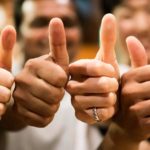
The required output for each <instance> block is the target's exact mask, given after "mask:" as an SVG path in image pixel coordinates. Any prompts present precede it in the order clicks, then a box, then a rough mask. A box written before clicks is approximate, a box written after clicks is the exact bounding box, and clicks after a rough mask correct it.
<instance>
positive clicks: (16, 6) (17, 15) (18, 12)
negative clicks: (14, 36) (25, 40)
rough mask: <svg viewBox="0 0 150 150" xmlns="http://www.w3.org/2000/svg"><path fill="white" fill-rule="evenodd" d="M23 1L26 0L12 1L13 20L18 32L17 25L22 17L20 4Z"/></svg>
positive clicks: (18, 25)
mask: <svg viewBox="0 0 150 150" xmlns="http://www.w3.org/2000/svg"><path fill="white" fill-rule="evenodd" d="M25 1H26V0H15V3H14V20H15V26H16V30H17V33H19V27H20V24H21V22H22V19H23V14H22V5H23V3H24V2H25Z"/></svg>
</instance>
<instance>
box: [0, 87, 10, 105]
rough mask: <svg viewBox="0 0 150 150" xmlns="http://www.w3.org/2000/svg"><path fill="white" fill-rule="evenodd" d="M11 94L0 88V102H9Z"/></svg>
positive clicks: (4, 88) (7, 90)
mask: <svg viewBox="0 0 150 150" xmlns="http://www.w3.org/2000/svg"><path fill="white" fill-rule="evenodd" d="M10 97H11V92H10V90H9V89H7V88H6V87H4V86H0V102H2V103H7V102H8V101H9V100H10Z"/></svg>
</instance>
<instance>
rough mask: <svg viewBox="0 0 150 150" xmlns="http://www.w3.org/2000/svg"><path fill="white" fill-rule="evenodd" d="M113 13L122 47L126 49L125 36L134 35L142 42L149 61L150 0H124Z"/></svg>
mask: <svg viewBox="0 0 150 150" xmlns="http://www.w3.org/2000/svg"><path fill="white" fill-rule="evenodd" d="M114 14H115V15H116V17H117V19H118V28H119V36H120V42H121V44H122V46H123V48H124V49H126V44H125V38H126V37H127V36H129V35H134V36H136V37H137V38H138V39H139V40H140V41H141V42H142V43H143V45H144V47H145V49H146V52H147V55H148V60H149V63H150V0H124V1H123V3H122V4H121V5H119V6H117V7H116V8H115V10H114Z"/></svg>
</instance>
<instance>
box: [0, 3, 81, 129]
mask: <svg viewBox="0 0 150 150" xmlns="http://www.w3.org/2000/svg"><path fill="white" fill-rule="evenodd" d="M29 5H30V6H31V7H32V6H33V8H34V9H31V10H30V9H28V8H31V7H28V6H29ZM50 7H52V8H54V9H49V8H50ZM58 7H59V8H60V9H58ZM62 8H63V9H62ZM39 9H40V11H38V10H39ZM56 9H58V10H59V11H56ZM30 14H32V15H30ZM56 16H57V17H60V18H61V19H62V21H64V25H63V23H62V21H61V20H60V19H58V18H55V19H54V20H51V22H50V24H49V20H50V19H52V18H53V17H56ZM41 18H42V19H41ZM41 21H42V22H44V23H43V24H41V23H40V22H41ZM48 26H49V30H48ZM66 39H67V41H68V42H67V43H66ZM79 40H80V29H79V26H78V21H77V18H76V14H75V12H74V9H73V8H72V5H71V4H70V3H67V4H61V3H58V2H56V1H27V2H25V3H24V6H23V21H22V23H21V26H20V34H19V44H20V46H21V48H22V50H23V52H24V55H25V65H24V68H23V69H22V71H21V72H20V73H19V74H18V75H17V76H16V77H15V82H16V87H15V90H14V93H13V97H14V105H13V106H12V107H10V109H9V111H10V112H9V111H8V114H12V115H13V116H11V115H8V116H6V117H4V118H3V123H2V125H1V128H3V129H9V130H18V129H20V128H23V127H25V126H26V125H32V126H36V127H44V126H46V125H48V124H49V123H50V122H51V121H52V120H53V118H54V115H55V113H56V112H57V110H58V108H59V105H60V101H61V99H62V97H63V96H64V91H65V90H64V87H65V85H66V82H67V80H68V65H69V57H68V53H69V55H70V58H71V60H72V59H73V58H74V56H75V54H76V52H77V51H76V48H77V47H78V44H79ZM29 45H30V46H29ZM67 50H68V51H67ZM43 54H44V55H43ZM41 55H42V56H41ZM29 58H30V59H29ZM31 81H32V82H31ZM33 83H34V84H33ZM43 93H45V94H43ZM41 110H42V111H41ZM12 111H13V112H12ZM11 112H12V113H11ZM12 118H13V119H14V121H12ZM10 121H11V122H15V124H14V125H11V126H10V125H9V124H10V123H8V122H10ZM16 122H17V123H16Z"/></svg>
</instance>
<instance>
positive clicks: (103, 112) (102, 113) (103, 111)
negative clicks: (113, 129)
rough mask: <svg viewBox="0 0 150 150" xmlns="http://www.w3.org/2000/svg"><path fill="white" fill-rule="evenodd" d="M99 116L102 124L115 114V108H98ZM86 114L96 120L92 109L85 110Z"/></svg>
mask: <svg viewBox="0 0 150 150" xmlns="http://www.w3.org/2000/svg"><path fill="white" fill-rule="evenodd" d="M96 111H97V115H98V118H99V120H100V121H101V122H103V121H106V120H108V119H110V118H111V117H112V116H113V115H114V114H115V108H114V107H109V108H97V109H96ZM85 112H86V113H87V114H88V115H89V116H90V117H91V118H92V119H93V121H95V123H96V120H94V114H93V110H92V109H88V110H85Z"/></svg>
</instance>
